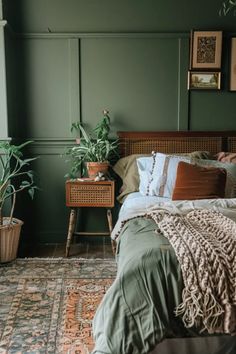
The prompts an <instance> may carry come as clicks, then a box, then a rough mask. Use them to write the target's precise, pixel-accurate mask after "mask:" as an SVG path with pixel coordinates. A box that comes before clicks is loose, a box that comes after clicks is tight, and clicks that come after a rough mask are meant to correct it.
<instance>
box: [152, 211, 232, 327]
mask: <svg viewBox="0 0 236 354" xmlns="http://www.w3.org/2000/svg"><path fill="white" fill-rule="evenodd" d="M147 216H148V217H150V218H152V219H153V220H154V221H155V222H156V223H157V224H158V228H159V229H160V231H161V232H162V233H163V235H164V236H165V237H166V238H167V239H168V240H169V242H170V243H171V245H172V247H173V248H174V250H175V253H176V256H177V259H178V261H179V263H180V266H181V270H182V275H183V280H184V289H183V294H182V299H183V301H182V303H181V304H180V305H179V306H178V307H177V309H176V314H177V315H181V316H182V319H183V322H184V324H185V326H186V327H192V326H193V325H195V326H197V327H198V328H199V329H200V330H201V331H204V330H207V331H208V332H209V333H230V334H235V333H236V223H235V222H234V221H232V220H231V219H229V218H227V217H225V216H224V215H223V214H221V213H219V212H217V211H214V210H207V209H203V210H194V211H191V212H189V213H188V214H186V215H173V214H169V213H168V212H166V211H153V212H151V213H149V214H148V215H147Z"/></svg>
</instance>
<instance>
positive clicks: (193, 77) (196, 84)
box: [188, 71, 221, 90]
mask: <svg viewBox="0 0 236 354" xmlns="http://www.w3.org/2000/svg"><path fill="white" fill-rule="evenodd" d="M220 81H221V73H220V72H219V71H215V72H212V71H211V72H207V71H203V72H197V71H189V72H188V90H193V89H195V90H220Z"/></svg>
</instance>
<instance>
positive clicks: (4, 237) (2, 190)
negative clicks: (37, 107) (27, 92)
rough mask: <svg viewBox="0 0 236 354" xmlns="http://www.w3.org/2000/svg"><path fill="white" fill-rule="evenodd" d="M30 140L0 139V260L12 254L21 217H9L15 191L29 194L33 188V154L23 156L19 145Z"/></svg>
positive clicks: (18, 233) (13, 254) (13, 256)
mask: <svg viewBox="0 0 236 354" xmlns="http://www.w3.org/2000/svg"><path fill="white" fill-rule="evenodd" d="M30 143H32V141H27V142H25V143H23V144H21V145H13V144H10V143H9V142H1V143H0V246H1V247H0V251H1V253H0V261H1V262H8V261H11V260H13V259H14V258H15V257H16V253H17V248H18V243H19V235H20V229H21V226H22V224H23V222H22V221H21V220H18V219H16V218H13V213H14V209H15V203H16V195H17V194H18V193H19V192H22V191H24V190H27V191H28V193H29V195H30V196H31V198H33V197H34V192H35V189H38V188H37V186H36V185H35V183H34V174H33V171H32V170H31V169H30V168H29V166H30V164H31V162H32V161H33V160H35V159H36V158H37V157H34V158H28V159H26V158H24V157H23V153H22V149H23V148H24V147H25V146H26V145H28V144H30ZM9 199H10V200H11V202H12V204H11V211H10V216H9V217H3V209H4V206H5V203H6V201H7V200H9Z"/></svg>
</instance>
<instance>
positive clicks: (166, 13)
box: [0, 0, 236, 243]
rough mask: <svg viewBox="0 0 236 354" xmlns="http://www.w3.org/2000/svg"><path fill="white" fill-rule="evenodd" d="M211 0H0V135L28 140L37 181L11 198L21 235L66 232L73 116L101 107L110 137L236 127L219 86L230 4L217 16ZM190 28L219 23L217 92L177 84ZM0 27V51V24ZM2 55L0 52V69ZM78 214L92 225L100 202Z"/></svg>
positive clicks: (232, 20)
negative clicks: (27, 192)
mask: <svg viewBox="0 0 236 354" xmlns="http://www.w3.org/2000/svg"><path fill="white" fill-rule="evenodd" d="M221 4H222V1H220V0H219V1H211V0H207V1H206V0H198V1H193V0H191V1H189V0H181V1H174V0H160V1H156V0H145V1H144V0H120V1H117V0H50V1H48V0H40V1H38V0H19V1H15V0H4V1H3V5H4V6H3V9H4V12H3V19H4V20H7V21H8V26H7V27H6V28H7V29H6V30H5V33H6V35H5V44H6V45H5V47H6V64H7V65H6V75H7V80H6V82H0V89H1V90H2V91H1V92H3V91H4V90H5V89H4V88H5V84H7V96H8V97H7V102H8V103H7V107H6V103H4V102H5V101H4V97H3V96H2V95H1V97H0V101H1V107H0V112H3V113H1V117H0V118H1V121H0V128H1V132H0V137H1V134H4V137H5V138H11V137H13V138H15V139H33V140H35V143H34V146H33V148H32V151H31V154H32V155H33V156H35V155H40V156H41V157H40V159H39V160H37V162H36V163H35V169H36V171H37V172H38V175H39V178H40V181H41V182H40V184H41V187H42V190H41V191H40V192H39V193H38V194H37V196H36V198H35V200H34V201H33V202H30V200H29V199H27V198H26V197H25V196H24V197H23V196H22V200H23V201H22V203H21V202H20V201H19V203H18V204H17V205H18V207H17V213H18V215H19V217H22V218H23V219H24V221H25V226H24V235H23V242H24V240H25V241H26V240H28V241H29V240H31V241H32V237H33V240H34V242H35V243H37V242H39V241H41V242H56V241H58V242H59V241H63V240H65V238H66V233H67V226H68V210H67V209H66V207H65V190H64V183H65V179H64V175H65V173H66V170H67V169H68V166H67V164H66V163H65V158H64V157H62V155H63V153H64V152H65V148H66V146H68V145H71V144H72V143H73V136H72V135H71V133H70V126H71V123H72V122H73V121H78V120H79V121H80V120H81V121H82V122H83V123H84V124H86V125H87V127H90V128H93V127H94V126H95V124H96V123H97V121H98V120H99V119H100V117H101V111H102V109H104V108H107V109H109V110H110V115H111V119H112V134H113V136H114V135H115V132H116V131H117V130H187V129H188V128H189V129H191V130H230V129H232V130H235V129H236V124H235V94H236V93H235V92H229V91H228V82H229V57H230V37H231V36H235V32H236V16H234V12H233V11H232V12H230V13H229V14H228V16H226V17H220V16H219V15H218V12H219V9H220V6H221ZM3 22H4V21H2V22H1V23H2V24H3ZM1 23H0V24H1ZM4 24H5V22H4ZM2 27H3V26H2ZM191 29H199V30H223V31H224V39H223V60H222V62H223V65H222V89H221V90H220V91H215V92H214V91H191V92H189V91H188V90H187V72H188V62H189V38H190V30H191ZM0 30H1V28H0ZM0 35H1V36H2V37H1V40H0V50H2V53H4V43H3V31H1V33H0ZM0 53H1V52H0ZM3 59H4V56H1V54H0V71H1V73H2V74H1V75H3V76H4V70H5V68H4V60H3ZM3 76H1V77H3ZM4 81H5V78H4ZM2 102H3V103H4V104H2ZM7 110H8V115H7V113H6V112H7ZM8 127H9V129H8ZM2 132H3V133H2ZM7 135H8V136H7ZM85 214H86V215H85ZM84 215H85V217H86V218H87V217H88V218H87V219H86V220H85V219H84V217H83V216H82V219H83V221H84V226H85V227H86V229H89V228H90V227H89V226H90V224H91V223H92V224H93V226H94V225H96V227H97V226H98V227H99V228H102V225H100V224H99V221H98V219H102V217H101V215H102V211H101V213H96V212H95V210H94V209H92V210H90V211H89V215H88V214H87V211H86V212H85V211H84ZM105 227H106V226H105ZM32 235H33V236H32Z"/></svg>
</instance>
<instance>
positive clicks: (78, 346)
mask: <svg viewBox="0 0 236 354" xmlns="http://www.w3.org/2000/svg"><path fill="white" fill-rule="evenodd" d="M115 275H116V264H115V261H113V260H98V259H91V260H83V259H82V260H81V259H78V258H77V259H62V258H50V259H48V258H47V259H45V258H31V259H17V260H16V261H15V262H14V263H12V264H9V265H4V266H1V267H0V353H9V354H10V353H17V354H20V353H30V354H38V353H40V354H41V353H48V354H49V353H50V354H55V353H58V354H60V353H70V354H75V353H76V354H89V353H90V352H91V350H92V349H93V337H92V320H93V316H94V313H95V311H96V309H97V306H98V305H99V303H100V301H101V300H102V298H103V296H104V294H105V292H106V291H107V290H108V288H109V287H110V286H111V284H112V282H113V280H114V277H115Z"/></svg>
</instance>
